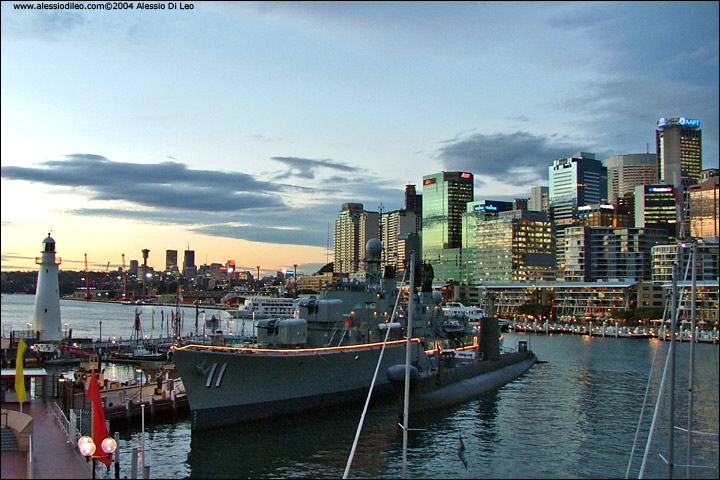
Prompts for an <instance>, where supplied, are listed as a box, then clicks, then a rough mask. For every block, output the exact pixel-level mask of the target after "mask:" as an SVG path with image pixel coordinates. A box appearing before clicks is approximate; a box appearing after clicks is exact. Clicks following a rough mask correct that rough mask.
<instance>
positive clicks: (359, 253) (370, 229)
mask: <svg viewBox="0 0 720 480" xmlns="http://www.w3.org/2000/svg"><path fill="white" fill-rule="evenodd" d="M379 226H380V214H379V213H378V212H368V211H365V210H364V208H363V204H362V203H343V204H342V208H341V210H340V211H339V212H338V216H337V219H336V220H335V236H334V247H335V259H334V264H333V271H334V272H335V273H356V272H358V271H359V270H360V267H361V266H363V265H364V260H365V245H366V244H367V242H368V240H370V239H371V238H379V237H380V229H379Z"/></svg>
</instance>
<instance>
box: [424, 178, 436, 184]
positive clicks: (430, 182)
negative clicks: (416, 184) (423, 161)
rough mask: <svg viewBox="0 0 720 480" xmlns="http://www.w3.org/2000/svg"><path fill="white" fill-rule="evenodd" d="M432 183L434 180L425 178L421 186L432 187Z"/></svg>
mask: <svg viewBox="0 0 720 480" xmlns="http://www.w3.org/2000/svg"><path fill="white" fill-rule="evenodd" d="M433 183H435V179H434V178H426V179H425V180H423V185H432V184H433Z"/></svg>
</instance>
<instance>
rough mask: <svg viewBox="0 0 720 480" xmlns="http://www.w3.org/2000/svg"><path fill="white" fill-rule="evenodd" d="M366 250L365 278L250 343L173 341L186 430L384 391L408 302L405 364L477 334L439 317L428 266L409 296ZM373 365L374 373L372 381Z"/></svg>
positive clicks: (314, 301)
mask: <svg viewBox="0 0 720 480" xmlns="http://www.w3.org/2000/svg"><path fill="white" fill-rule="evenodd" d="M366 250H367V260H366V262H367V267H366V275H365V282H364V283H351V284H345V285H341V286H338V288H336V289H332V290H331V289H327V290H325V291H324V292H322V293H321V294H318V295H317V296H316V297H311V298H303V299H301V300H300V301H299V302H298V310H299V314H298V315H297V317H296V318H271V319H264V320H259V321H257V323H256V327H257V344H256V345H252V346H243V347H234V346H233V347H231V346H223V345H212V346H211V345H200V344H190V345H184V346H175V347H173V362H174V364H175V366H176V368H177V370H178V371H179V373H180V376H181V378H182V380H183V383H184V386H185V390H186V392H187V395H188V401H189V406H190V411H191V415H190V418H191V428H192V429H208V428H212V427H215V426H220V425H228V424H233V423H238V422H243V421H249V420H258V419H263V418H268V417H273V416H277V415H283V414H290V413H297V412H301V411H305V410H312V409H318V408H325V407H330V406H334V405H340V404H346V403H352V402H360V401H362V400H365V398H366V397H367V395H368V392H369V390H370V388H371V386H372V395H373V397H375V396H378V397H379V396H388V395H392V394H393V392H394V388H393V386H392V384H391V382H390V379H389V378H388V376H387V373H386V372H387V371H388V369H389V368H390V367H391V366H393V365H397V364H400V363H404V361H405V358H406V351H407V348H408V342H407V339H406V335H407V330H406V329H407V314H406V312H407V311H408V308H409V306H410V305H409V303H408V302H412V307H413V310H414V312H416V313H415V316H416V322H417V325H418V326H417V327H415V328H413V329H412V333H413V335H412V341H411V342H410V343H409V345H410V357H411V358H412V359H413V364H414V365H422V366H424V367H423V368H425V366H426V367H427V368H431V365H432V362H433V360H432V358H430V357H429V355H428V352H430V351H432V349H433V348H435V345H436V344H437V342H440V343H441V344H442V345H444V347H445V348H447V349H462V348H469V349H472V348H473V345H474V344H475V343H474V339H477V335H478V334H477V330H475V329H474V328H472V327H471V326H470V324H469V323H468V322H467V320H466V319H465V318H464V317H462V319H451V320H452V321H450V322H446V321H447V320H448V317H447V316H446V315H445V312H443V310H442V308H441V306H440V301H441V297H440V295H439V293H437V292H433V291H432V288H431V281H432V277H433V275H432V269H431V267H430V266H429V265H425V266H424V267H423V269H422V272H420V273H418V275H417V276H418V277H419V281H418V282H416V283H415V284H417V285H422V287H421V288H420V291H419V293H413V294H412V295H409V299H408V296H407V295H406V294H405V292H404V290H403V288H402V286H400V287H399V286H398V285H397V282H396V280H395V274H394V272H393V271H392V270H391V269H386V271H385V273H384V275H382V276H381V275H380V252H381V250H382V245H381V244H380V242H379V240H377V239H372V240H370V241H369V242H368V245H367V247H366ZM409 270H415V269H409ZM403 299H404V301H403ZM455 320H458V321H461V322H462V323H457V324H456V322H455ZM495 332H496V333H497V329H496V330H495ZM495 342H498V339H497V338H496V339H495ZM381 352H382V356H381ZM379 359H381V361H379ZM378 363H379V366H378ZM485 365H489V364H487V363H486V364H485ZM376 369H378V371H380V372H382V374H378V375H377V377H375V375H374V372H375V371H376ZM374 378H375V383H374V384H373V379H374Z"/></svg>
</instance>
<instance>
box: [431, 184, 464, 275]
mask: <svg viewBox="0 0 720 480" xmlns="http://www.w3.org/2000/svg"><path fill="white" fill-rule="evenodd" d="M473 181H474V178H473V174H472V173H469V172H440V173H435V174H432V175H425V176H423V193H422V236H421V243H422V246H421V250H422V258H423V260H424V261H426V262H428V263H430V264H431V265H432V266H433V269H434V271H435V279H437V280H439V281H442V282H444V281H448V280H451V279H452V280H456V281H459V276H460V268H461V266H462V263H463V259H462V230H463V226H462V218H463V213H465V205H466V204H467V203H468V202H472V201H473V195H474V184H473Z"/></svg>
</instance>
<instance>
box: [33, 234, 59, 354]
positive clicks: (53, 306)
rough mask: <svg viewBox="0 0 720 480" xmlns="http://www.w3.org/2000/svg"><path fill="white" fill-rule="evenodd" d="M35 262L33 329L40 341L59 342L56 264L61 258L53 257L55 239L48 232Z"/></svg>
mask: <svg viewBox="0 0 720 480" xmlns="http://www.w3.org/2000/svg"><path fill="white" fill-rule="evenodd" d="M35 263H37V264H38V265H40V270H39V271H38V279H37V288H36V290H35V315H34V316H33V331H35V332H37V333H38V334H39V341H41V342H53V341H57V342H59V341H60V340H62V330H61V324H60V289H59V286H58V265H60V263H62V260H61V259H60V258H55V240H53V239H52V237H51V236H50V234H49V233H48V236H47V238H46V239H45V240H43V250H42V257H37V258H35Z"/></svg>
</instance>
